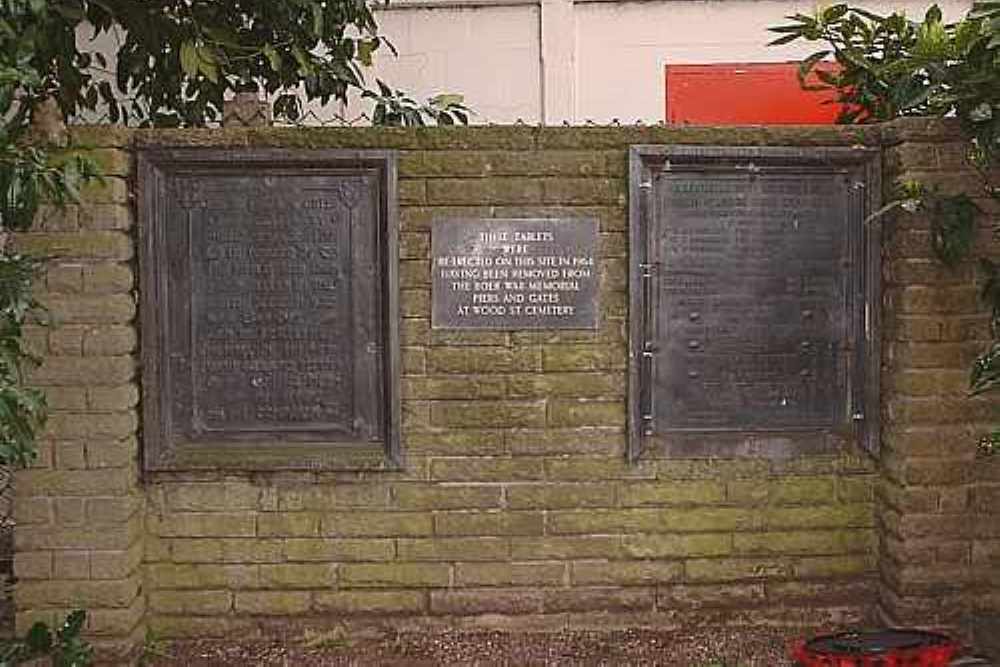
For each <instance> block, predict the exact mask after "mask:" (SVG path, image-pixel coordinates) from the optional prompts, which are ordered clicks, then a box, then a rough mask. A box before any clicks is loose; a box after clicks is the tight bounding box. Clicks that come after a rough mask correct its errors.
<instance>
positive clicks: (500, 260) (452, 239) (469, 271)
mask: <svg viewBox="0 0 1000 667" xmlns="http://www.w3.org/2000/svg"><path fill="white" fill-rule="evenodd" d="M596 247H597V221H596V220H592V219H524V220H502V219H492V218H480V219H472V220H436V221H435V222H434V225H433V229H432V231H431V272H432V287H431V289H432V302H433V305H432V311H431V312H432V326H434V327H435V328H449V329H595V328H597V312H598V304H597V281H598V266H597V260H596V257H595V251H596Z"/></svg>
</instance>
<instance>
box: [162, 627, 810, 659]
mask: <svg viewBox="0 0 1000 667" xmlns="http://www.w3.org/2000/svg"><path fill="white" fill-rule="evenodd" d="M807 633H808V631H806V630H802V631H800V632H799V631H794V630H789V629H788V628H781V629H774V628H718V629H696V630H688V631H684V630H680V631H663V632H659V631H651V630H623V631H612V632H585V631H563V632H558V633H527V632H502V631H475V630H451V631H445V632H407V633H400V634H383V635H378V636H376V635H370V636H363V637H358V636H357V635H352V636H350V637H348V636H347V635H346V633H344V632H343V631H338V630H332V631H328V632H324V633H316V634H312V635H307V636H306V637H305V638H301V637H300V638H298V639H297V640H287V641H278V640H274V641H266V642H264V641H260V642H233V641H218V640H216V641H206V640H201V641H184V642H170V643H161V644H159V645H154V646H151V647H149V650H148V651H147V656H146V657H147V661H146V663H145V664H146V665H148V666H149V667H179V666H180V665H185V666H187V665H191V666H206V667H207V666H208V665H241V666H254V665H281V666H282V667H284V666H289V667H291V666H294V667H300V666H303V667H304V666H308V665H345V666H346V665H397V666H403V665H408V666H409V665H412V666H418V665H420V666H423V665H427V666H430V665H512V666H517V667H521V666H528V665H614V666H616V667H617V666H619V665H664V666H672V665H676V666H677V667H790V666H791V665H792V664H793V663H792V662H791V661H790V660H789V659H788V657H787V656H788V643H789V641H792V640H794V639H796V638H800V637H804V636H807Z"/></svg>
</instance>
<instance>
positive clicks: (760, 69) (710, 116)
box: [666, 62, 841, 125]
mask: <svg viewBox="0 0 1000 667" xmlns="http://www.w3.org/2000/svg"><path fill="white" fill-rule="evenodd" d="M820 67H823V68H826V69H834V68H835V67H836V65H834V64H832V63H821V64H820ZM798 68H799V64H798V63H797V62H792V63H747V64H732V63H728V64H714V65H667V66H666V83H667V108H666V119H667V122H668V123H691V124H697V125H748V124H758V125H760V124H762V125H787V124H807V125H829V124H832V123H834V122H836V120H837V115H838V114H839V113H840V108H841V105H839V104H836V103H833V100H834V99H835V94H834V93H833V92H832V91H820V92H817V91H806V90H802V87H801V86H800V85H799V79H798ZM828 101H829V102H830V103H827V102H828Z"/></svg>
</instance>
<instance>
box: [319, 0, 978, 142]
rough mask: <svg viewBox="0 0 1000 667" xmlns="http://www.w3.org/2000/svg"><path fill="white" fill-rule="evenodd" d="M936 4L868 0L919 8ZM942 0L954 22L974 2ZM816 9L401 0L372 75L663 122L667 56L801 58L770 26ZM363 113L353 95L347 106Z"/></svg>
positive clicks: (387, 17) (573, 114)
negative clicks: (388, 46)
mask: <svg viewBox="0 0 1000 667" xmlns="http://www.w3.org/2000/svg"><path fill="white" fill-rule="evenodd" d="M929 4H930V3H929V2H925V1H924V0H889V1H888V2H885V1H884V0H877V1H875V2H867V3H865V6H867V7H869V8H871V9H874V10H876V11H880V12H889V11H892V10H896V9H899V10H905V11H906V12H907V13H908V14H910V15H912V16H914V17H918V16H922V15H923V12H924V11H925V9H926V7H927V6H928V5H929ZM939 4H941V7H942V10H943V11H944V12H945V15H946V17H948V18H949V19H957V18H959V17H960V16H961V15H963V14H964V13H965V12H966V11H967V9H968V7H969V5H970V2H968V1H967V0H945V1H944V2H941V3H939ZM814 7H815V4H814V3H813V2H808V1H807V2H803V1H800V0H792V1H788V0H784V1H782V0H633V1H622V0H596V1H595V0H576V1H574V0H395V1H394V2H392V3H391V4H390V5H389V6H388V7H387V8H384V9H380V10H379V11H378V14H377V20H378V22H379V25H380V27H381V30H382V32H383V33H384V34H385V35H386V36H388V37H389V39H390V40H391V41H392V42H393V43H394V44H395V45H396V48H397V49H398V50H399V58H398V59H393V58H391V56H389V54H387V53H386V54H383V55H382V56H381V57H380V58H379V59H378V61H377V62H376V64H375V67H374V68H373V69H374V71H372V72H370V73H369V78H370V80H371V81H372V82H374V78H375V77H376V76H378V77H380V78H382V79H385V80H386V81H388V82H389V83H390V84H392V85H393V86H394V87H397V88H402V89H404V90H407V91H410V92H412V93H414V94H415V95H417V96H418V97H428V96H430V95H433V94H436V93H439V92H458V93H462V94H464V95H465V98H466V102H467V103H468V104H469V105H470V106H472V107H473V108H474V109H475V110H476V111H477V112H478V114H479V115H478V116H477V117H476V118H474V122H480V123H485V122H493V123H512V122H515V121H517V120H518V119H521V120H523V121H525V122H528V123H539V122H543V123H546V124H560V123H563V122H569V123H572V124H581V123H585V122H587V121H593V122H597V123H607V122H610V121H611V120H612V119H615V118H617V119H619V120H620V121H621V122H623V123H634V122H635V121H637V120H642V121H643V122H645V123H655V122H658V121H661V120H663V117H664V80H663V67H664V65H665V64H668V63H672V64H697V63H719V62H782V61H789V60H796V59H800V58H801V57H802V56H804V55H805V54H807V53H810V52H812V51H813V50H814V48H813V47H811V46H809V45H807V44H806V45H797V44H793V45H786V46H783V47H774V48H768V47H767V46H766V44H767V42H769V41H770V40H771V39H773V38H774V36H775V35H773V34H772V33H768V32H767V27H768V26H773V25H778V24H780V23H783V22H784V17H785V16H787V15H789V14H793V13H796V12H801V13H812V12H813V11H814ZM362 110H363V107H362V106H360V105H358V104H357V103H354V104H352V105H351V107H350V108H349V109H348V110H347V115H348V116H350V115H356V114H358V113H361V111H362ZM320 113H321V114H322V112H320Z"/></svg>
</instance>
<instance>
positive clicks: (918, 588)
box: [877, 120, 1000, 648]
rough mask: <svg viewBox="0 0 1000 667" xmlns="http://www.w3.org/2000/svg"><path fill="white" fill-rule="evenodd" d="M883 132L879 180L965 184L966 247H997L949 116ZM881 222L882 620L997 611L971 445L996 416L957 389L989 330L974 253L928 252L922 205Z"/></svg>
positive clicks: (999, 210)
mask: <svg viewBox="0 0 1000 667" xmlns="http://www.w3.org/2000/svg"><path fill="white" fill-rule="evenodd" d="M884 141H885V144H886V168H887V172H888V174H889V176H890V178H887V179H886V180H887V183H891V182H892V179H893V178H895V179H897V180H903V179H918V180H920V181H922V182H924V183H925V184H927V185H928V186H933V187H937V188H938V189H939V190H940V191H941V192H943V193H958V192H965V193H968V194H969V195H970V196H971V197H973V198H974V200H975V201H976V203H977V204H978V205H979V206H980V207H981V208H982V210H983V213H984V216H983V217H982V219H981V220H980V226H979V229H978V238H977V243H976V253H975V254H976V256H980V255H992V256H993V257H996V256H997V254H998V252H997V251H998V250H1000V248H998V246H997V244H996V238H995V234H994V231H993V227H994V226H995V225H997V223H998V214H1000V206H998V202H997V201H992V200H990V199H989V198H988V197H986V196H985V193H984V190H983V187H982V184H983V180H982V179H981V178H980V177H979V175H978V174H976V173H975V172H974V171H973V170H972V169H970V168H969V166H968V165H967V163H966V159H965V155H966V151H967V143H966V142H964V141H963V140H962V138H961V136H960V134H959V132H958V126H957V125H955V124H950V123H948V124H945V123H933V122H928V121H923V120H908V121H904V122H898V123H894V124H893V125H891V126H889V127H887V128H886V132H885V138H884ZM888 232H889V234H888V238H889V242H888V243H887V244H886V250H887V252H886V257H885V259H884V267H883V268H884V274H885V285H884V292H883V296H884V307H883V312H884V314H885V326H884V329H883V355H884V368H883V383H884V386H885V388H886V395H885V396H884V397H883V434H882V444H883V448H884V451H883V456H882V458H881V471H882V475H881V480H880V483H879V487H878V494H877V495H878V525H879V532H880V538H881V539H880V541H881V552H880V572H881V579H882V584H883V585H882V587H881V596H880V602H881V608H882V610H883V612H884V613H885V615H886V616H888V617H889V618H890V619H902V620H906V621H909V622H916V623H921V624H924V625H933V624H948V625H956V624H959V625H965V624H966V622H967V621H969V619H970V615H973V616H976V617H978V619H974V620H976V621H977V622H982V621H984V620H988V619H987V618H985V617H987V616H989V615H991V614H996V613H998V612H1000V596H998V593H1000V588H998V583H1000V579H998V575H997V572H998V567H1000V502H998V501H1000V491H998V489H1000V461H998V460H988V459H982V458H976V456H975V448H974V446H973V445H974V443H975V442H976V440H977V439H978V438H979V436H980V435H982V434H983V433H986V432H988V431H989V430H990V429H991V428H992V427H993V426H994V425H995V424H996V418H997V412H996V398H995V397H989V398H981V399H969V398H968V397H967V395H966V393H967V390H968V377H969V368H970V364H971V362H972V360H973V359H974V358H975V357H976V355H977V354H978V353H980V352H981V351H982V350H983V349H984V348H985V344H986V341H988V340H989V329H988V318H987V317H986V316H985V314H984V308H983V306H982V305H981V304H980V303H979V302H978V299H977V289H976V286H975V281H974V279H975V278H976V260H975V258H970V260H969V261H966V262H963V263H962V264H961V265H960V266H957V267H955V268H952V269H949V268H946V267H945V266H943V265H942V264H941V263H940V262H939V261H937V260H936V259H935V258H934V256H933V254H932V252H931V249H930V244H929V235H930V221H929V217H928V215H927V214H918V215H907V216H903V217H900V218H898V219H896V220H895V221H894V222H893V224H892V225H891V226H890V228H889V230H888ZM996 627H997V628H1000V625H998V626H996ZM997 635H1000V632H998V633H997ZM995 636H996V635H995ZM984 638H985V636H984ZM998 648H1000V647H998Z"/></svg>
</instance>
